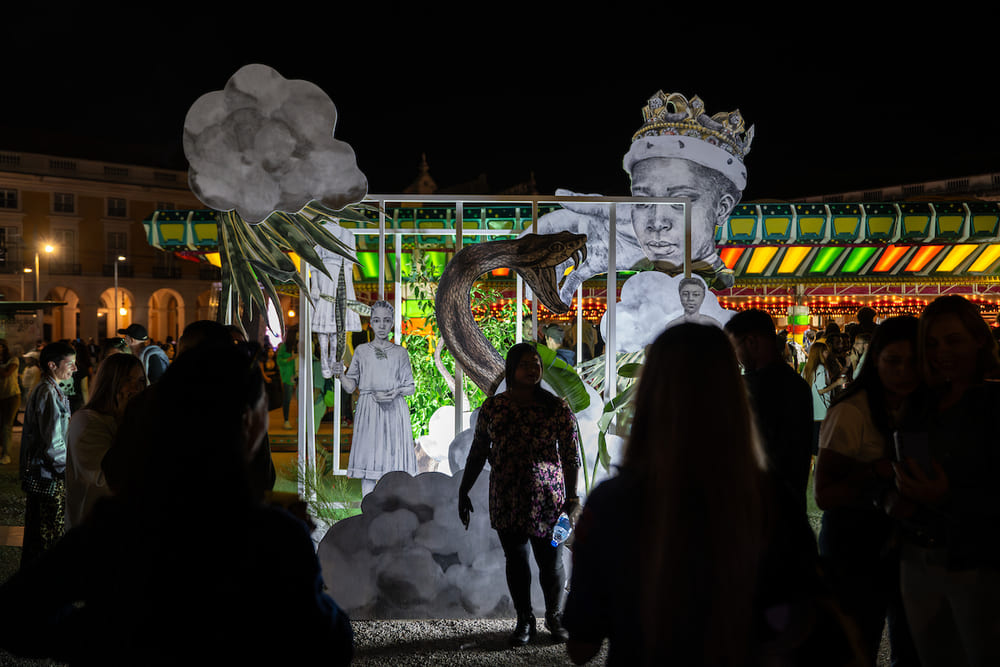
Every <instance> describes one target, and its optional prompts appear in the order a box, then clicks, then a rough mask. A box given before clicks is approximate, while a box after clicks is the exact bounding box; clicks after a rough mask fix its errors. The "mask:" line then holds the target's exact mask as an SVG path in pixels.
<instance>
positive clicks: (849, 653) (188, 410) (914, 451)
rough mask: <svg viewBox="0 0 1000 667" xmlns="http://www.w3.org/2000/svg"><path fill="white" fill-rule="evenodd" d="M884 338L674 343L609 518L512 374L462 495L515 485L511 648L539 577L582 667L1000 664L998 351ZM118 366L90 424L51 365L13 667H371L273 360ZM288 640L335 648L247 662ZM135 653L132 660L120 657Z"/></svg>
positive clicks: (225, 350) (688, 333)
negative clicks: (812, 516)
mask: <svg viewBox="0 0 1000 667" xmlns="http://www.w3.org/2000/svg"><path fill="white" fill-rule="evenodd" d="M861 319H862V318H859V322H858V323H857V325H856V326H853V323H852V326H850V327H845V328H846V329H848V330H849V331H850V333H849V334H848V335H847V338H846V340H839V338H840V335H841V334H840V332H839V331H835V330H833V329H832V328H830V329H828V330H827V331H824V332H822V333H821V334H819V335H817V336H816V337H815V338H813V339H812V340H809V341H807V342H808V349H807V350H803V352H804V354H803V355H801V356H802V357H804V358H801V357H800V355H798V354H791V355H789V354H788V353H787V352H788V350H789V346H788V343H787V340H786V339H785V337H784V336H783V335H780V334H779V332H778V331H777V330H776V327H775V323H774V321H773V319H772V318H771V317H770V316H769V315H768V314H767V313H765V312H763V311H759V310H747V311H741V312H739V313H737V314H735V315H734V316H733V317H732V318H731V319H730V320H729V321H728V322H727V323H726V325H725V327H724V328H720V327H718V326H711V325H705V324H700V323H695V322H686V323H681V324H678V325H676V326H673V327H670V328H668V329H667V330H665V331H664V332H663V333H662V334H661V335H660V336H659V337H658V338H657V339H656V340H655V341H654V342H653V343H652V344H651V345H650V346H649V347H648V348H647V350H646V358H645V362H644V366H643V370H642V373H641V377H640V379H639V385H638V389H637V391H636V394H635V396H636V398H635V402H634V405H633V406H632V418H631V429H630V434H629V435H628V438H627V441H626V446H625V450H624V456H623V459H622V461H621V464H620V465H619V466H618V468H617V470H616V471H615V474H614V475H613V476H612V477H610V478H608V479H607V480H605V481H604V482H602V483H600V484H599V485H598V486H597V487H596V488H594V489H592V490H591V492H590V493H589V495H588V496H587V497H586V498H585V499H584V500H585V503H584V504H583V506H582V507H581V505H580V499H579V498H578V497H577V496H576V493H575V491H576V489H577V474H578V470H579V467H580V463H581V461H580V458H579V454H578V446H579V443H578V426H577V424H576V422H575V417H574V416H573V414H572V412H571V411H570V410H569V408H568V406H567V404H566V403H565V402H564V401H563V400H562V399H559V398H558V397H556V396H554V395H552V394H551V393H549V392H547V391H545V390H544V389H542V387H541V376H542V363H541V359H540V357H539V353H538V351H537V348H536V347H534V346H533V345H532V344H526V343H522V344H518V345H515V346H514V347H512V348H511V349H510V350H509V351H508V353H507V359H506V375H505V385H506V387H505V389H504V390H503V391H501V392H499V393H497V394H496V395H494V396H491V397H489V398H488V399H487V401H486V402H485V403H484V404H483V406H482V408H481V411H480V414H479V418H478V420H477V423H476V429H475V435H474V438H473V443H472V446H471V448H470V451H469V459H468V461H467V463H466V468H465V471H464V473H463V477H462V480H461V484H460V486H459V491H458V513H459V518H460V520H461V521H462V522H463V523H465V524H466V525H468V522H469V518H470V514H471V512H473V511H474V510H475V508H473V507H472V503H471V501H470V499H469V496H470V493H469V492H470V490H471V488H472V486H473V485H474V484H475V482H476V479H477V478H478V476H479V474H480V473H481V472H482V471H483V470H484V468H485V466H486V463H487V462H488V463H489V464H490V493H489V508H488V511H489V517H490V521H491V525H492V526H493V528H494V529H496V531H497V533H498V535H499V538H500V541H501V544H502V546H503V551H504V555H505V558H506V577H507V585H508V588H509V590H510V595H511V599H512V601H513V603H514V606H515V609H516V612H517V621H516V624H515V629H514V632H513V634H512V635H511V637H510V643H511V644H512V645H515V646H517V645H523V644H525V643H527V642H530V641H532V639H533V638H534V637H535V636H536V635H537V634H538V631H537V629H536V624H535V617H534V610H533V609H532V606H531V594H530V587H531V575H530V570H529V559H530V558H531V556H532V555H533V557H534V560H535V562H536V564H537V566H538V572H539V579H540V582H539V583H540V584H541V587H542V593H543V598H544V602H545V627H546V629H547V631H548V634H549V635H550V637H551V639H553V640H555V641H560V642H566V649H567V653H568V656H569V658H570V659H572V660H573V661H574V662H576V663H578V664H583V663H585V662H588V661H589V660H590V659H592V658H593V656H594V655H596V654H597V652H598V651H599V650H600V647H601V645H602V643H603V642H604V641H605V640H607V641H608V642H609V650H608V663H609V664H627V665H638V664H693V665H695V664H696V665H844V666H846V665H874V664H875V663H876V659H877V655H878V651H879V646H880V643H881V641H882V638H883V633H884V632H885V631H886V630H887V634H888V640H889V645H890V650H891V656H892V657H891V660H892V664H893V665H898V666H908V665H922V666H923V667H935V666H937V665H948V666H952V665H969V666H980V665H996V664H1000V611H998V609H1000V537H998V534H997V532H996V530H995V526H996V525H997V520H998V519H1000V486H997V485H996V484H995V483H994V481H993V479H992V473H993V471H994V470H995V469H996V468H997V466H998V464H1000V448H998V447H997V442H996V429H995V417H994V415H995V414H996V413H997V411H998V409H1000V355H998V344H997V339H996V337H995V336H994V334H993V332H992V331H991V329H990V327H989V326H988V325H987V323H986V321H985V320H984V319H983V317H982V316H981V315H980V313H979V309H978V307H977V306H976V305H975V304H974V303H972V302H970V301H969V300H967V299H964V298H962V297H958V296H944V297H940V298H938V299H936V300H935V301H933V302H932V303H931V304H929V305H928V306H927V308H926V309H925V310H924V312H923V313H922V314H921V315H920V317H919V318H914V317H909V316H896V317H889V318H885V319H882V320H881V321H878V322H876V321H875V318H873V319H872V321H871V323H870V325H868V324H866V323H865V322H863V321H861ZM135 333H139V332H135ZM116 351H117V352H122V353H124V354H108V355H106V356H104V357H103V358H102V359H100V360H99V361H98V364H97V369H96V374H95V375H94V378H93V382H92V383H91V385H90V391H89V393H88V396H87V398H86V400H85V401H84V403H83V405H82V406H81V407H79V408H76V409H74V407H73V406H72V405H71V401H70V399H69V396H68V395H67V394H66V393H65V392H64V391H63V387H65V386H67V383H69V382H70V381H71V379H72V377H73V374H74V373H75V372H77V370H78V364H77V360H78V358H79V356H78V351H77V348H75V347H74V346H72V345H70V344H67V343H65V342H54V343H50V344H48V345H46V346H44V347H43V348H42V350H41V351H40V353H39V355H38V362H39V364H38V366H39V369H40V377H39V380H38V382H37V385H36V386H35V387H34V388H33V389H32V391H31V392H30V394H29V396H28V398H27V401H26V406H25V413H24V431H23V436H22V459H21V473H22V480H23V484H24V489H25V492H26V494H27V506H26V517H25V518H26V520H25V541H24V550H23V554H24V556H23V560H22V567H21V569H20V571H19V572H18V573H17V574H16V575H14V576H13V577H12V578H11V579H10V580H9V581H8V582H6V583H5V584H4V585H3V586H2V587H0V627H4V628H5V634H4V635H3V638H2V639H0V646H3V648H5V649H7V650H10V651H13V652H15V653H18V654H22V655H28V656H39V657H41V656H47V657H52V658H56V659H61V660H69V661H76V662H79V663H80V664H90V663H94V664H124V663H134V662H136V656H143V657H142V658H141V659H139V662H142V661H143V660H148V659H150V656H153V658H155V660H154V661H156V660H159V661H165V662H168V663H169V662H171V661H183V660H184V659H185V658H186V657H189V656H190V655H191V654H192V653H191V652H192V651H195V650H197V651H200V652H202V655H206V654H207V655H210V656H214V657H217V658H218V659H219V660H223V659H225V660H227V661H233V660H239V661H241V662H248V663H250V664H260V663H261V661H262V660H275V661H278V660H280V661H283V662H289V661H291V662H292V663H296V664H297V661H300V660H306V659H309V660H312V659H323V660H325V661H331V660H333V661H334V662H337V661H340V662H341V663H346V662H349V661H350V658H351V655H352V651H353V649H352V632H351V627H350V621H349V619H348V618H347V616H346V615H345V614H344V613H343V612H342V611H341V610H340V609H339V608H338V607H337V605H336V603H335V602H334V601H333V600H332V599H331V598H330V597H329V596H327V595H326V594H325V593H324V592H323V581H322V577H321V574H320V570H319V564H318V561H317V560H316V556H315V553H314V550H313V546H312V543H311V540H310V539H309V526H308V519H306V518H305V515H304V514H303V513H302V512H301V508H300V507H299V508H298V509H296V507H295V506H294V504H293V505H285V506H282V505H280V504H278V503H276V502H274V499H273V497H272V496H270V495H269V490H270V489H271V487H272V486H273V483H274V471H273V467H268V466H267V465H262V464H261V463H260V462H261V461H263V460H264V459H265V458H266V459H267V460H268V461H269V460H270V454H269V451H268V443H267V413H268V398H267V394H266V389H265V386H266V384H267V383H266V381H265V377H264V375H265V367H266V364H264V363H262V361H261V360H262V359H263V357H262V355H261V353H260V350H259V349H258V348H257V347H256V346H255V345H254V344H252V343H247V342H246V340H245V338H244V337H243V336H242V334H241V332H239V331H238V330H236V329H235V328H232V327H228V328H227V327H224V326H222V325H219V324H216V323H214V322H196V323H193V324H192V325H190V326H189V327H188V328H186V329H185V333H184V335H183V336H182V337H181V340H180V341H179V344H178V347H177V351H176V355H175V357H174V359H173V361H171V363H170V364H169V366H168V367H167V369H166V371H165V372H164V373H163V374H162V375H161V376H160V377H159V378H158V379H156V380H155V381H152V378H151V373H150V371H149V367H148V366H147V365H145V364H143V362H142V359H143V356H142V355H141V354H135V353H134V352H133V351H132V348H131V347H130V346H129V345H128V344H125V345H122V346H121V348H120V349H117V350H116ZM5 352H6V346H5V345H3V344H0V381H2V379H3V377H4V376H3V375H2V370H3V368H4V367H5V363H9V360H8V362H5ZM277 363H278V361H277V360H275V364H277ZM338 370H341V369H338ZM279 379H280V378H279ZM838 380H842V381H838ZM817 399H821V401H820V402H821V403H822V407H823V413H822V416H821V417H819V418H817V416H816V411H815V410H816V406H817ZM0 400H2V397H0ZM275 409H276V408H275ZM8 412H9V411H8ZM181 442H184V445H185V447H186V448H195V449H196V450H197V451H198V452H199V463H198V468H197V474H198V475H199V476H200V477H202V478H203V479H204V480H206V483H205V484H201V485H199V486H198V489H197V490H192V489H190V488H188V485H187V483H186V482H185V480H186V479H188V478H189V477H190V472H191V471H190V469H188V468H186V466H188V463H187V462H185V461H184V459H183V457H178V456H175V455H173V454H172V453H173V452H174V451H175V450H176V448H177V447H178V445H179V443H181ZM810 472H813V473H814V486H813V490H812V492H813V493H814V497H815V502H816V505H817V506H818V507H819V508H820V509H822V510H823V514H822V522H821V525H820V527H819V530H818V535H817V533H816V532H815V531H814V529H813V527H812V526H811V525H810V523H809V518H808V514H807V510H806V506H807V502H806V500H807V493H809V490H808V489H809V484H808V481H809V477H810ZM563 513H565V514H566V515H567V516H569V517H570V518H571V520H572V522H573V523H574V524H575V530H574V532H573V536H572V538H571V549H572V562H573V566H572V571H571V575H570V581H569V586H568V590H569V593H568V595H566V593H565V591H566V590H567V587H566V572H565V570H564V568H563V550H564V549H565V548H566V545H564V544H560V543H558V542H551V541H550V540H551V536H552V526H553V524H554V523H555V522H556V519H557V518H558V517H559V515H560V514H563ZM181 533H183V534H184V538H183V540H180V539H178V536H179V535H180V534H181ZM192 541H193V542H194V543H195V544H197V548H196V549H192V548H191V547H190V546H189V545H190V544H191V543H192ZM150 591H156V594H155V595H151V594H150ZM193 599H197V600H198V604H196V605H192V600H193ZM275 609H280V610H282V611H281V613H280V614H270V613H268V612H269V611H272V610H275ZM265 614H267V618H268V619H269V621H268V622H269V632H270V633H271V634H279V635H280V634H283V633H285V632H287V634H288V636H306V635H308V636H309V637H310V638H311V639H310V641H308V642H289V643H287V644H284V645H282V646H281V652H280V655H278V654H275V653H273V652H272V648H273V647H272V646H268V645H263V644H261V645H255V644H254V643H253V642H250V643H247V642H244V641H234V638H237V637H243V636H245V632H246V629H247V628H252V627H255V626H256V625H259V624H260V622H261V619H262V618H264V616H265ZM276 623H277V626H275V624H276ZM107 628H115V636H114V638H113V641H111V640H109V641H108V642H95V641H94V640H93V638H94V637H95V636H106V635H101V634H100V633H101V631H102V629H107ZM206 652H207V653H206ZM296 652H298V654H296ZM293 654H294V655H293ZM290 656H291V657H290Z"/></svg>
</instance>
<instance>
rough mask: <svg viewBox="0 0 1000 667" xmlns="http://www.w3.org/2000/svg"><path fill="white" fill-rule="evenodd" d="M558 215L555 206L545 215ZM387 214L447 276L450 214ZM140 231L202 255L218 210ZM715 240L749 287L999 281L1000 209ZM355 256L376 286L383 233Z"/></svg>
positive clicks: (788, 224) (507, 221) (399, 210)
mask: <svg viewBox="0 0 1000 667" xmlns="http://www.w3.org/2000/svg"><path fill="white" fill-rule="evenodd" d="M553 208H557V207H546V208H545V210H542V211H540V213H546V212H548V211H549V210H552V209H553ZM530 213H531V211H530V208H528V207H525V206H507V205H490V206H483V207H470V206H466V207H464V209H463V215H462V219H463V225H464V228H466V229H479V230H495V231H496V232H497V235H498V236H497V237H496V238H499V237H502V236H506V235H510V234H517V233H519V232H520V231H522V230H523V229H524V228H525V227H527V226H530V224H531V217H530ZM387 214H388V215H387V220H386V226H387V229H388V230H390V231H391V232H392V234H393V236H394V237H395V236H396V235H401V238H400V241H401V243H402V245H401V249H402V251H403V252H402V255H401V259H402V267H401V269H402V272H403V273H404V274H405V273H406V272H407V267H408V266H409V263H410V262H409V260H410V257H411V255H410V253H409V251H410V250H412V249H413V248H414V247H421V248H422V249H423V250H424V252H425V256H426V259H428V260H429V261H432V262H433V263H434V264H435V265H437V267H438V269H439V270H441V269H443V268H444V265H445V264H446V263H447V261H448V260H449V259H450V257H451V255H452V253H453V252H454V235H453V232H454V230H455V219H456V216H455V210H454V207H449V206H440V205H438V206H432V207H406V206H399V207H396V208H393V209H391V210H389V211H387ZM372 222H374V223H377V220H375V219H374V218H373V220H372ZM343 224H344V225H345V226H348V227H354V228H357V227H359V224H358V223H353V222H344V223H343ZM143 225H144V226H145V228H146V234H147V239H148V241H149V244H150V245H151V246H153V247H155V248H159V249H161V250H166V251H177V252H181V251H187V252H195V253H202V254H204V255H205V256H206V257H207V256H210V255H211V254H213V253H215V252H217V249H218V228H217V226H216V213H215V211H212V210H184V211H155V212H154V213H153V215H152V216H151V217H150V218H148V219H146V220H144V221H143ZM411 230H412V233H410V232H411ZM438 230H440V232H442V233H440V234H437V233H436V232H437V231H438ZM449 232H452V233H449ZM480 233H481V234H482V232H480ZM490 238H494V237H491V236H489V235H485V234H484V235H480V236H467V237H466V239H465V241H464V242H465V243H470V242H477V241H482V240H488V239H490ZM716 242H717V245H718V247H719V250H720V253H719V254H720V257H721V258H722V261H723V262H724V263H725V264H726V266H727V267H729V268H730V269H732V270H733V272H734V274H735V276H736V279H737V281H738V282H743V283H755V282H776V281H778V282H785V281H791V282H817V281H822V282H840V281H847V282H854V281H859V280H860V281H865V280H867V281H910V280H912V281H917V282H919V281H927V280H939V279H940V280H946V279H959V278H961V279H964V280H976V281H983V282H993V281H996V280H1000V276H998V272H1000V203H998V202H988V201H940V202H938V201H934V202H930V201H919V202H881V203H841V202H831V203H800V204H796V203H785V202H771V203H746V204H741V205H739V206H737V207H736V209H735V210H734V211H733V212H732V214H731V215H730V216H729V219H728V220H727V222H726V224H725V225H722V226H720V227H719V228H718V230H717V234H716ZM357 258H358V261H359V264H358V265H357V267H356V268H355V279H356V280H360V281H365V280H376V279H377V276H378V267H379V257H378V235H377V234H360V235H358V237H357ZM386 264H387V265H389V266H388V267H387V269H386V270H387V275H386V278H387V279H388V280H392V279H394V278H395V276H394V275H391V274H392V273H393V267H392V266H391V265H392V264H394V263H393V262H386Z"/></svg>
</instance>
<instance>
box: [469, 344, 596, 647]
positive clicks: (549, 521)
mask: <svg viewBox="0 0 1000 667" xmlns="http://www.w3.org/2000/svg"><path fill="white" fill-rule="evenodd" d="M506 380H507V389H506V390H505V391H503V392H502V393H499V394H496V395H494V396H491V397H489V398H487V399H486V401H485V402H484V403H483V405H482V407H481V408H480V410H479V416H478V418H477V421H476V431H475V436H474V439H473V442H472V447H471V449H470V450H469V457H468V460H467V461H466V464H465V473H464V475H463V477H462V484H461V486H460V487H459V491H458V513H459V517H460V519H461V521H462V523H463V524H464V525H465V527H466V528H468V526H469V512H471V511H472V502H471V501H470V500H469V490H470V489H471V488H472V486H473V485H474V484H475V482H476V479H477V478H478V477H479V473H480V472H482V470H483V467H484V466H485V464H486V461H487V460H488V461H489V462H490V524H491V525H492V526H493V528H494V529H495V530H496V531H497V534H498V536H499V537H500V544H501V546H502V547H503V550H504V556H505V557H506V559H507V568H506V574H507V587H508V589H509V590H510V597H511V601H512V602H513V603H514V609H515V611H517V625H516V627H515V629H514V634H513V635H511V637H510V642H511V644H514V645H523V644H526V643H527V642H528V640H529V639H530V638H531V637H532V636H534V634H535V616H534V612H533V610H532V608H531V571H530V570H529V565H528V544H529V543H530V544H531V551H532V552H533V553H534V557H535V562H536V563H537V564H538V578H539V583H540V584H541V586H542V594H543V597H544V599H545V626H546V628H548V630H549V632H550V633H551V634H552V637H553V638H554V639H556V640H559V641H565V640H566V637H567V635H566V631H565V630H564V629H563V627H562V622H561V616H562V613H561V602H562V591H563V589H564V588H565V578H566V575H565V571H564V568H563V555H562V549H563V546H562V545H559V546H557V547H553V546H552V544H551V542H550V540H551V538H552V527H553V526H554V525H555V523H556V521H557V520H558V518H559V514H560V513H561V512H566V513H567V514H569V515H570V516H571V517H573V516H575V514H576V513H577V510H578V509H579V506H580V501H579V498H578V497H577V494H576V480H577V471H578V470H579V467H580V457H579V452H578V441H577V425H576V418H575V417H574V416H573V411H572V410H570V408H569V406H568V405H567V404H566V402H565V401H563V400H562V399H560V398H558V397H556V396H554V395H553V394H551V393H549V392H548V391H546V390H544V389H542V386H541V381H542V361H541V359H540V358H539V356H538V352H536V351H535V348H534V347H533V346H532V345H531V344H530V343H519V344H517V345H515V346H513V347H512V348H511V349H510V351H508V353H507V362H506Z"/></svg>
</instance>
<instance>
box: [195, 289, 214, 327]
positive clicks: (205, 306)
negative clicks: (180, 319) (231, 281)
mask: <svg viewBox="0 0 1000 667" xmlns="http://www.w3.org/2000/svg"><path fill="white" fill-rule="evenodd" d="M218 311H219V296H218V291H217V290H214V289H207V290H205V291H203V292H201V293H199V294H198V299H197V311H196V313H195V318H196V319H199V320H214V319H215V315H216V313H217V312H218Z"/></svg>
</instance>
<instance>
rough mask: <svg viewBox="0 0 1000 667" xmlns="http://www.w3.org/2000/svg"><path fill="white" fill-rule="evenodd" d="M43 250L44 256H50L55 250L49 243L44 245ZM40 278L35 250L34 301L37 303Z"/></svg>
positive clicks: (36, 251)
mask: <svg viewBox="0 0 1000 667" xmlns="http://www.w3.org/2000/svg"><path fill="white" fill-rule="evenodd" d="M43 250H45V252H46V254H52V252H53V251H54V250H55V247H54V246H53V245H52V244H51V243H46V244H45V246H44V247H43ZM40 278H41V275H40V274H39V272H38V250H35V301H38V299H39V295H38V293H39V292H40V291H41V287H40V285H39V282H40V280H39V279H40Z"/></svg>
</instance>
